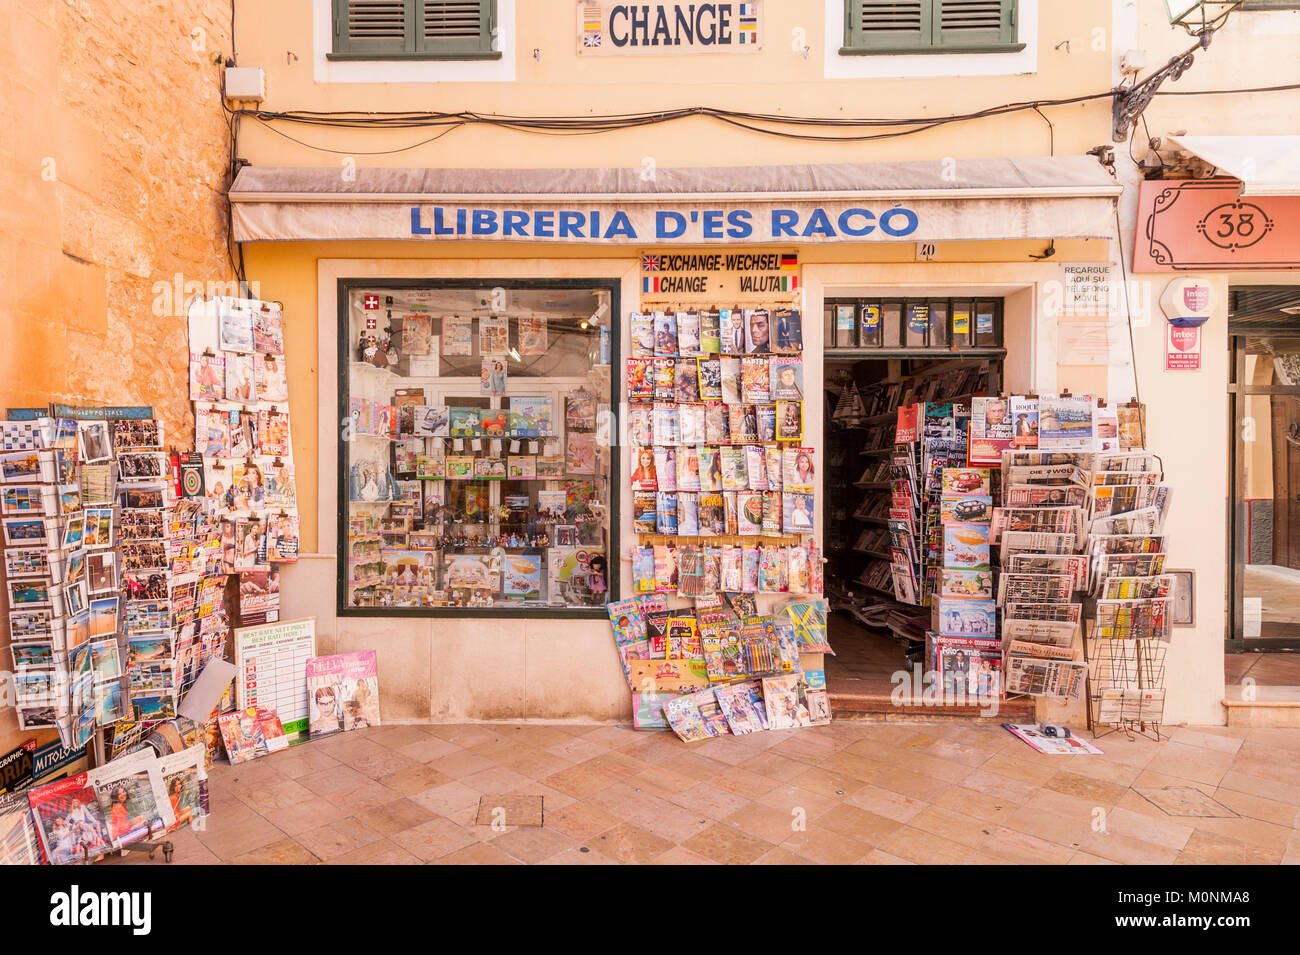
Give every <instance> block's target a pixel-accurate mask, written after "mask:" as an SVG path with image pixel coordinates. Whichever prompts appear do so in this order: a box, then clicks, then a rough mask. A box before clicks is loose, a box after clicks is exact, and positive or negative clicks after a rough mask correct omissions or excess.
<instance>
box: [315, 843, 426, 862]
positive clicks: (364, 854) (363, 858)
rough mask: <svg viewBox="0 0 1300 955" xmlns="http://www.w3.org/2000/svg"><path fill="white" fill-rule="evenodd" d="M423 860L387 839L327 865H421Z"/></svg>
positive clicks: (348, 853) (368, 844) (357, 849)
mask: <svg viewBox="0 0 1300 955" xmlns="http://www.w3.org/2000/svg"><path fill="white" fill-rule="evenodd" d="M421 863H422V860H421V859H420V858H419V856H416V855H414V854H412V853H410V852H407V851H406V850H405V849H403V848H402V847H401V846H399V845H397V844H395V843H393V842H390V841H389V840H387V839H378V840H376V841H375V842H370V843H367V844H366V845H364V846H361V847H359V848H356V849H353V850H352V851H351V852H345V853H343V855H341V856H335V857H334V858H333V859H330V860H329V861H328V862H327V863H325V864H326V865H420V864H421Z"/></svg>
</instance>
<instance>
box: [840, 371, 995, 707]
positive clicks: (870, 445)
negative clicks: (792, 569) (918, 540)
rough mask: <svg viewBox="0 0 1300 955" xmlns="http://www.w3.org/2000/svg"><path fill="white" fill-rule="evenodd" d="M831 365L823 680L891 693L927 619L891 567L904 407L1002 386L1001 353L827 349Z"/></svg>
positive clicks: (915, 661) (914, 665) (963, 400)
mask: <svg viewBox="0 0 1300 955" xmlns="http://www.w3.org/2000/svg"><path fill="white" fill-rule="evenodd" d="M900 354H901V353H900ZM826 370H827V373H826V387H827V391H828V393H827V401H826V414H827V420H826V428H825V434H826V440H827V455H828V456H827V474H826V485H825V486H826V495H825V498H826V499H825V504H824V506H825V509H826V510H825V526H826V528H827V541H826V551H825V552H826V557H827V561H828V562H827V565H826V593H827V599H828V601H829V605H830V610H831V614H830V616H829V618H828V628H829V636H830V642H831V646H833V647H834V648H835V656H834V657H833V658H828V659H827V662H826V677H827V685H828V688H829V689H830V690H831V692H832V694H833V695H835V694H837V691H839V692H840V693H850V692H851V693H854V694H860V695H868V696H872V697H880V696H882V695H883V696H884V697H885V698H888V697H889V696H890V693H891V691H892V690H893V688H894V686H895V685H897V681H898V677H897V674H898V673H899V672H900V671H905V672H907V673H909V674H912V675H913V679H915V677H916V675H917V674H918V673H923V672H924V669H925V652H926V648H925V635H926V631H927V630H928V629H930V608H929V607H928V606H923V605H919V604H917V603H912V602H910V601H909V599H899V597H900V595H898V594H896V593H895V589H894V580H893V575H892V571H891V546H892V543H891V537H890V527H889V518H890V510H891V498H892V489H891V485H892V475H891V468H892V466H893V464H894V454H895V445H894V438H895V429H896V425H897V412H898V408H899V407H900V406H907V405H910V404H915V403H917V402H927V403H936V404H944V403H955V404H966V405H969V402H970V399H971V397H972V396H974V395H984V394H997V393H998V392H999V390H1000V385H1001V375H1002V362H1001V359H1000V357H977V356H975V355H972V356H970V357H966V356H961V357H955V358H940V357H938V356H916V357H893V358H883V357H882V358H874V357H857V356H851V357H850V356H846V357H844V358H839V357H832V356H830V355H829V354H828V356H827V361H826ZM904 596H906V595H904ZM912 599H915V598H912ZM918 668H919V669H918Z"/></svg>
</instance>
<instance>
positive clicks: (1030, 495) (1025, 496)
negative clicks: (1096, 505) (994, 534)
mask: <svg viewBox="0 0 1300 955" xmlns="http://www.w3.org/2000/svg"><path fill="white" fill-rule="evenodd" d="M1087 497H1088V492H1087V491H1086V490H1085V489H1084V488H1082V487H1076V486H1074V485H1071V486H1069V487H1043V486H1039V485H1035V484H1013V485H1010V486H1008V487H1006V488H1005V489H1004V490H1003V492H1002V503H1003V504H1005V505H1006V506H1007V507H1082V506H1083V505H1084V504H1085V503H1086V502H1087Z"/></svg>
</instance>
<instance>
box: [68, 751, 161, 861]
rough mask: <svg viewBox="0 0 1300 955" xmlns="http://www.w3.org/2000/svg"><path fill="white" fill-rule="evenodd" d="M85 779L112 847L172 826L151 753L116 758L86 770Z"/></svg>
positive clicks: (153, 754) (154, 759) (144, 837)
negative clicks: (96, 802) (97, 806)
mask: <svg viewBox="0 0 1300 955" xmlns="http://www.w3.org/2000/svg"><path fill="white" fill-rule="evenodd" d="M86 780H87V784H88V785H89V786H90V787H91V788H92V789H94V790H95V797H96V799H97V800H98V802H99V811H100V813H101V814H102V815H103V817H104V820H105V822H106V823H107V824H108V837H109V838H110V839H111V840H112V841H113V844H114V845H115V846H122V845H129V844H131V843H133V842H139V841H140V840H142V839H148V838H151V837H153V836H157V835H161V834H162V833H163V832H165V831H167V830H168V829H172V828H174V827H175V822H176V818H175V815H174V814H173V812H172V807H171V803H170V802H169V801H168V799H167V793H166V790H165V789H164V787H163V778H162V772H161V771H160V770H159V768H158V757H157V756H156V755H155V753H154V752H153V750H151V749H146V750H141V751H139V752H135V753H131V754H129V755H126V756H120V757H118V758H117V759H115V760H112V761H111V762H108V763H106V764H104V765H103V766H100V767H97V768H95V769H92V770H90V771H89V772H88V773H87V774H86Z"/></svg>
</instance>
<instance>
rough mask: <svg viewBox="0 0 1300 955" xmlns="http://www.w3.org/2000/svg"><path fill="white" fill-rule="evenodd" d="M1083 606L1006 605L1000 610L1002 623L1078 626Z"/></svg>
mask: <svg viewBox="0 0 1300 955" xmlns="http://www.w3.org/2000/svg"><path fill="white" fill-rule="evenodd" d="M1082 618H1083V604H1077V603H1076V604H1038V603H1008V604H1007V605H1006V606H1005V607H1003V608H1002V622H1003V623H1004V624H1005V623H1006V622H1007V621H1008V620H1055V621H1067V622H1069V623H1073V624H1078V622H1079V621H1080V620H1081V619H1082Z"/></svg>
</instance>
